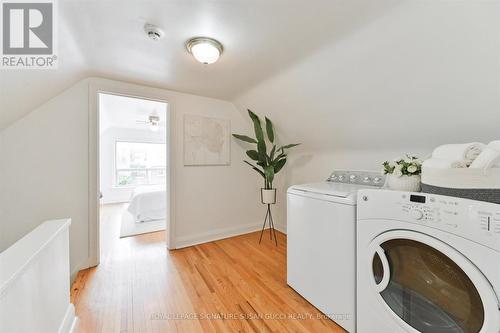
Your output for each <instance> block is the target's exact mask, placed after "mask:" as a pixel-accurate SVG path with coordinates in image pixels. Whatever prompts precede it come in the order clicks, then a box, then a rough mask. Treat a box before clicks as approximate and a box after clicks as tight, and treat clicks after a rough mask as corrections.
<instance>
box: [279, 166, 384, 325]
mask: <svg viewBox="0 0 500 333" xmlns="http://www.w3.org/2000/svg"><path fill="white" fill-rule="evenodd" d="M383 183H384V177H383V176H382V175H381V174H380V173H375V172H362V171H334V172H333V173H332V174H331V175H330V177H329V178H328V180H327V181H325V182H321V183H315V184H305V185H296V186H292V187H290V188H289V189H288V196H287V197H288V199H287V201H288V205H287V282H288V285H290V287H292V288H293V289H295V290H296V291H297V292H298V293H299V294H300V295H302V296H303V297H304V298H305V299H306V300H308V301H309V302H310V303H311V304H312V305H314V306H315V307H316V308H318V309H319V310H320V311H321V312H323V313H324V314H325V315H327V316H329V317H330V318H331V319H332V320H334V321H336V322H337V323H338V324H339V325H341V326H342V327H344V328H345V329H346V330H347V331H349V332H354V331H355V316H354V315H355V300H356V296H355V280H356V275H355V268H356V266H355V259H356V256H355V250H356V245H355V241H356V230H355V227H356V194H357V191H358V190H360V189H365V188H377V187H380V186H382V185H383Z"/></svg>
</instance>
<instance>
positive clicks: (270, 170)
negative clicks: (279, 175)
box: [264, 165, 274, 187]
mask: <svg viewBox="0 0 500 333" xmlns="http://www.w3.org/2000/svg"><path fill="white" fill-rule="evenodd" d="M264 174H265V175H266V181H267V183H268V185H269V187H271V186H272V184H273V180H274V167H273V166H272V165H269V166H267V167H265V168H264Z"/></svg>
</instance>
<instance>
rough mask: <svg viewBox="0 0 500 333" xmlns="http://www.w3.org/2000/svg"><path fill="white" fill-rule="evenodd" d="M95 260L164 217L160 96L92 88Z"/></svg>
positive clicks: (165, 123)
mask: <svg viewBox="0 0 500 333" xmlns="http://www.w3.org/2000/svg"><path fill="white" fill-rule="evenodd" d="M97 111H98V112H97V117H98V131H97V140H98V142H97V146H98V154H97V157H98V163H97V166H98V172H97V177H98V184H99V186H98V193H99V194H98V195H99V205H98V212H97V219H98V223H97V224H98V226H97V230H96V231H97V233H98V236H97V241H98V244H97V245H98V246H97V248H98V250H97V253H96V254H97V260H96V261H97V263H98V262H99V260H100V259H99V258H101V257H107V255H108V254H110V252H111V251H113V250H114V249H119V248H121V247H120V246H117V245H118V244H119V242H120V241H122V239H124V238H128V237H137V236H138V235H143V234H146V233H165V231H166V229H167V226H168V223H169V215H170V212H169V205H168V198H169V197H170V196H169V195H168V193H169V191H170V188H169V187H168V185H169V181H168V180H169V170H170V168H169V167H168V164H169V159H168V152H169V144H170V142H169V140H168V132H169V130H168V129H169V125H170V124H169V117H168V104H167V102H166V101H161V100H152V99H147V98H141V97H136V96H125V95H119V94H114V93H108V92H97Z"/></svg>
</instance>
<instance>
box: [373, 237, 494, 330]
mask: <svg viewBox="0 0 500 333" xmlns="http://www.w3.org/2000/svg"><path fill="white" fill-rule="evenodd" d="M394 239H408V240H412V241H415V242H420V243H422V244H425V245H428V246H430V247H432V248H434V249H436V250H437V251H439V252H441V253H442V254H444V255H445V256H446V257H448V258H449V259H450V260H452V261H453V262H454V263H455V264H456V265H457V266H458V267H460V268H461V269H462V271H463V272H464V273H465V274H466V275H467V277H468V278H469V279H470V280H471V281H472V283H473V284H474V287H475V288H476V290H477V291H478V293H479V296H480V297H481V301H482V302H483V307H484V322H483V326H482V328H481V331H480V333H488V332H493V331H494V330H495V329H497V328H498V324H499V322H500V318H499V313H498V305H499V304H498V297H497V294H496V292H495V290H494V288H493V286H492V285H491V283H490V281H489V280H488V279H487V278H486V276H485V275H484V274H483V272H482V271H481V270H480V269H479V268H478V267H477V266H476V265H474V263H472V262H471V261H470V260H469V259H468V258H467V257H466V256H465V255H463V254H462V253H460V252H459V251H458V250H457V249H455V248H454V247H452V246H451V245H450V244H447V243H445V242H443V241H442V240H439V239H437V238H435V237H433V236H431V235H428V234H425V233H421V232H419V231H410V230H401V229H400V230H391V231H386V232H384V233H381V234H379V235H378V236H376V237H375V238H374V239H372V240H371V241H370V244H369V246H368V251H367V252H365V253H366V254H367V257H365V258H364V259H363V261H364V262H365V264H368V265H369V269H368V271H369V272H370V274H371V275H372V277H371V278H370V279H369V280H370V281H371V283H370V285H371V288H370V289H371V290H372V292H373V293H375V294H376V298H377V299H378V300H379V304H380V305H382V306H383V308H384V310H385V312H386V313H388V314H390V315H391V317H392V318H393V319H394V320H395V322H396V323H398V324H399V325H400V326H401V327H402V328H404V329H405V332H415V333H418V331H417V330H416V329H414V328H413V327H411V326H410V325H409V324H407V323H406V322H405V321H404V320H402V319H401V318H400V317H399V316H398V315H397V314H396V313H394V311H393V310H392V309H391V308H390V307H389V305H387V303H386V302H385V301H384V299H383V298H382V296H381V295H380V292H381V291H382V290H380V285H379V284H377V283H376V282H375V279H374V278H373V276H374V272H373V265H372V263H373V258H374V256H375V254H378V255H379V256H381V252H382V255H383V256H384V257H385V254H384V250H383V248H382V247H381V245H382V244H383V243H384V242H386V241H390V240H394ZM380 259H381V260H382V261H384V258H382V257H381V258H380ZM385 260H386V261H387V259H385ZM382 265H383V266H384V270H385V269H386V267H387V263H386V264H384V263H382ZM386 275H389V276H390V272H387V271H384V279H385V276H386ZM384 279H383V282H381V284H382V283H384V284H385V283H386V282H388V281H384ZM374 306H375V304H374Z"/></svg>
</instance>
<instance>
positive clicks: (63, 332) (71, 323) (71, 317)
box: [57, 303, 78, 333]
mask: <svg viewBox="0 0 500 333" xmlns="http://www.w3.org/2000/svg"><path fill="white" fill-rule="evenodd" d="M77 322H78V318H77V317H76V316H75V307H74V306H73V304H71V303H69V305H68V308H67V309H66V313H65V314H64V318H63V321H62V323H61V326H59V330H58V331H57V332H58V333H73V332H74V331H75V328H76V325H77Z"/></svg>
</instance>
